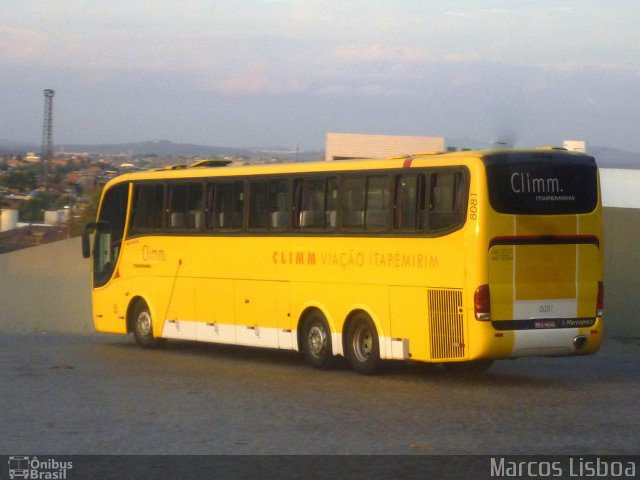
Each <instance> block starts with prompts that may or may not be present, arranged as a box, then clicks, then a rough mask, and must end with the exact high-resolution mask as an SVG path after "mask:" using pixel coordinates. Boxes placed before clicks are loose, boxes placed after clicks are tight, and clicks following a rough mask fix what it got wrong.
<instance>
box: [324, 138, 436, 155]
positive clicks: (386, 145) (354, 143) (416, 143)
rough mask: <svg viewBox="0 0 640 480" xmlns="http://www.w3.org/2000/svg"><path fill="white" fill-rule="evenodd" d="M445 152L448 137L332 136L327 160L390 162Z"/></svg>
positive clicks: (329, 139)
mask: <svg viewBox="0 0 640 480" xmlns="http://www.w3.org/2000/svg"><path fill="white" fill-rule="evenodd" d="M445 150H446V148H445V144H444V137H415V136H406V135H365V134H356V133H328V134H327V143H326V148H325V160H327V161H332V160H347V159H350V158H388V157H398V156H401V155H411V154H415V153H421V152H444V151H445Z"/></svg>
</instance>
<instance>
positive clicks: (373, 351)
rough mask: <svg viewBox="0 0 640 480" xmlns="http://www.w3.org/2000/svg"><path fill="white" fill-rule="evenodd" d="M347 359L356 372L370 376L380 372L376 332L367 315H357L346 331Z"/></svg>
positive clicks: (378, 345)
mask: <svg viewBox="0 0 640 480" xmlns="http://www.w3.org/2000/svg"><path fill="white" fill-rule="evenodd" d="M346 347H347V348H346V350H347V358H348V360H349V363H350V364H351V368H353V369H354V370H355V371H356V372H358V373H361V374H363V375H372V374H374V373H377V372H378V371H379V370H380V366H381V364H382V361H381V360H380V342H379V340H378V331H377V330H376V327H375V325H374V324H373V321H372V320H371V318H369V315H367V314H366V313H358V314H356V316H355V317H354V318H353V320H351V322H350V323H349V327H348V329H347V344H346Z"/></svg>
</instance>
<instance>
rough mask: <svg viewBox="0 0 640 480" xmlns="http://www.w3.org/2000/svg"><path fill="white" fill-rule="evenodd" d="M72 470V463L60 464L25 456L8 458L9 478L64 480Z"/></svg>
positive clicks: (51, 459)
mask: <svg viewBox="0 0 640 480" xmlns="http://www.w3.org/2000/svg"><path fill="white" fill-rule="evenodd" d="M72 468H73V464H72V462H61V461H59V460H56V459H54V458H46V459H43V458H40V459H39V458H38V457H27V456H17V455H14V456H10V457H9V478H11V479H14V478H26V479H37V480H65V479H67V478H68V477H67V470H71V469H72Z"/></svg>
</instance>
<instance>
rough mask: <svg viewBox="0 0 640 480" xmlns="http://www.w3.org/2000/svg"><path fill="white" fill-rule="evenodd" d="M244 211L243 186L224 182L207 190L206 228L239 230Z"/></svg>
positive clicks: (237, 183)
mask: <svg viewBox="0 0 640 480" xmlns="http://www.w3.org/2000/svg"><path fill="white" fill-rule="evenodd" d="M243 211H244V184H243V182H241V181H238V182H224V183H217V184H212V185H209V186H208V188H207V228H208V229H210V230H213V229H227V230H228V229H234V230H237V229H240V228H242V217H243Z"/></svg>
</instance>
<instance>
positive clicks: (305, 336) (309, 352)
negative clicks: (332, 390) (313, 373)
mask: <svg viewBox="0 0 640 480" xmlns="http://www.w3.org/2000/svg"><path fill="white" fill-rule="evenodd" d="M302 351H303V353H304V357H305V358H306V359H307V362H309V364H310V365H311V366H312V367H313V368H317V369H319V370H326V369H327V368H329V367H331V364H332V363H333V349H332V347H331V330H330V329H329V324H328V323H327V319H326V318H325V317H324V315H323V314H322V313H320V312H319V311H317V310H314V311H313V312H311V313H309V314H308V315H307V317H306V318H305V320H304V324H303V328H302Z"/></svg>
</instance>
